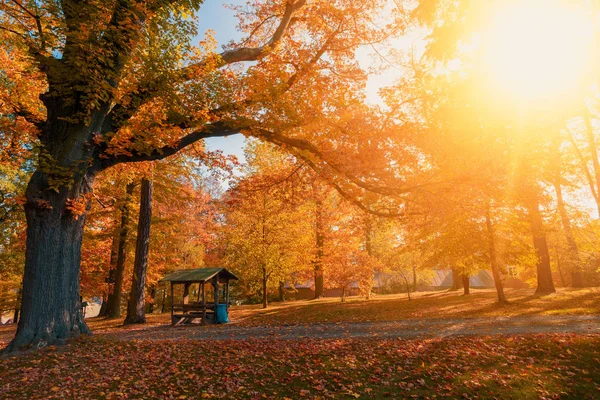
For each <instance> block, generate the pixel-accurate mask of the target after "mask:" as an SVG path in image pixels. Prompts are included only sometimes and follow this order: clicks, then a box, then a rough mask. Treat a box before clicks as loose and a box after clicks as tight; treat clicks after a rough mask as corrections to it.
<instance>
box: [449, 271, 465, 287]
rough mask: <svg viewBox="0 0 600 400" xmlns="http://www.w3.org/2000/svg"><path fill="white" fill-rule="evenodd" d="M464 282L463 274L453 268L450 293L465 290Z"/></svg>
mask: <svg viewBox="0 0 600 400" xmlns="http://www.w3.org/2000/svg"><path fill="white" fill-rule="evenodd" d="M463 285H464V282H463V280H462V274H461V273H460V271H459V270H458V269H456V268H452V286H450V291H456V290H460V289H462V288H463Z"/></svg>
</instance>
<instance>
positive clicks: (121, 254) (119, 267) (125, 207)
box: [106, 183, 135, 318]
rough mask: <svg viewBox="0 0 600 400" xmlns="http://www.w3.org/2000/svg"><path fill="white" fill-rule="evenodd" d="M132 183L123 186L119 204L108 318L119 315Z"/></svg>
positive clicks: (133, 185) (133, 186) (118, 316)
mask: <svg viewBox="0 0 600 400" xmlns="http://www.w3.org/2000/svg"><path fill="white" fill-rule="evenodd" d="M134 188H135V184H134V183H128V184H127V187H126V188H125V198H124V199H123V203H122V204H121V226H120V228H119V237H118V244H117V260H116V265H115V283H114V285H113V290H112V294H110V295H109V298H108V310H107V311H106V316H107V317H108V318H120V317H121V302H122V297H123V278H124V275H125V261H126V259H127V242H128V240H129V219H130V214H131V200H132V196H133V189H134Z"/></svg>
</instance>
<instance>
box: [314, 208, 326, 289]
mask: <svg viewBox="0 0 600 400" xmlns="http://www.w3.org/2000/svg"><path fill="white" fill-rule="evenodd" d="M315 241H316V243H315V244H316V247H317V254H316V258H315V261H314V275H315V299H318V298H321V297H323V293H324V286H325V285H324V284H325V282H324V277H323V245H324V242H325V238H324V235H323V203H322V201H321V199H320V198H317V200H316V201H315Z"/></svg>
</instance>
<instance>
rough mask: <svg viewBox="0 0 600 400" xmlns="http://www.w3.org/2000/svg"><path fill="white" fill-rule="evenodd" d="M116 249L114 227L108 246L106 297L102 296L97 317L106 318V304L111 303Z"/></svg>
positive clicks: (116, 237) (115, 231)
mask: <svg viewBox="0 0 600 400" xmlns="http://www.w3.org/2000/svg"><path fill="white" fill-rule="evenodd" d="M118 247H119V229H118V228H116V227H115V230H114V232H113V237H112V243H111V246H110V262H109V268H108V278H107V279H108V281H107V282H108V283H107V285H106V286H107V290H106V295H104V296H102V307H100V312H99V313H98V316H99V317H106V316H107V314H108V303H109V302H112V301H113V300H112V297H113V296H114V285H115V282H114V279H115V272H113V271H116V269H115V268H116V266H117V254H118Z"/></svg>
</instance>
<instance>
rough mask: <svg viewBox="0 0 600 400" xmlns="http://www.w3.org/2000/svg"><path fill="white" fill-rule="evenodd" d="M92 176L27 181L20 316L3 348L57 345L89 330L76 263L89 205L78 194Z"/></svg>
mask: <svg viewBox="0 0 600 400" xmlns="http://www.w3.org/2000/svg"><path fill="white" fill-rule="evenodd" d="M93 178H94V177H93V176H92V175H88V176H86V177H84V176H81V175H78V174H77V173H75V176H73V177H72V178H71V179H72V182H71V184H72V186H71V187H70V188H67V187H65V186H62V187H58V188H57V189H56V190H51V189H49V180H50V177H49V176H48V175H46V174H44V173H42V172H40V171H36V172H35V173H34V174H33V176H32V178H31V181H30V182H29V185H28V187H27V192H26V197H27V202H26V204H25V215H26V217H27V246H26V255H25V271H24V275H23V296H22V302H21V315H20V320H19V324H18V328H17V333H16V336H15V338H14V339H13V340H12V342H11V343H10V344H9V346H8V350H9V351H15V350H19V349H22V348H28V347H30V346H39V347H42V346H45V345H47V344H51V343H63V342H64V341H65V340H67V339H69V338H71V337H77V336H79V335H80V334H82V333H90V330H89V328H88V327H87V325H86V324H85V321H84V320H83V317H82V314H81V301H80V297H79V266H80V257H81V241H82V237H83V225H84V222H85V212H86V211H87V207H89V202H88V201H85V200H83V199H82V198H81V196H82V195H83V194H85V193H86V192H87V187H89V185H91V183H92V182H93ZM84 183H85V184H86V185H87V187H86V186H85V185H84ZM77 199H79V200H81V201H83V202H84V207H83V210H81V209H79V208H74V207H73V206H74V205H73V203H70V201H73V200H77Z"/></svg>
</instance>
